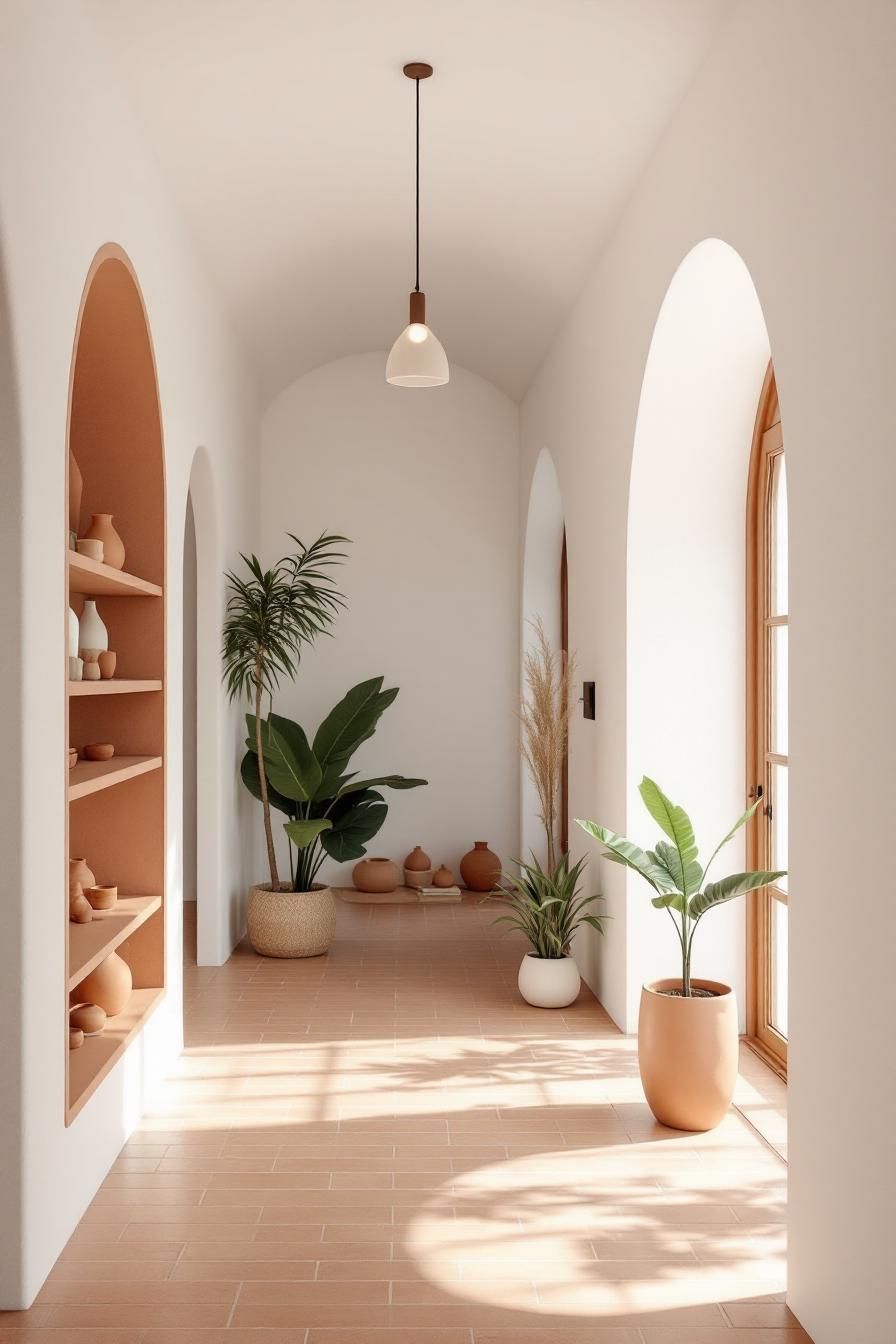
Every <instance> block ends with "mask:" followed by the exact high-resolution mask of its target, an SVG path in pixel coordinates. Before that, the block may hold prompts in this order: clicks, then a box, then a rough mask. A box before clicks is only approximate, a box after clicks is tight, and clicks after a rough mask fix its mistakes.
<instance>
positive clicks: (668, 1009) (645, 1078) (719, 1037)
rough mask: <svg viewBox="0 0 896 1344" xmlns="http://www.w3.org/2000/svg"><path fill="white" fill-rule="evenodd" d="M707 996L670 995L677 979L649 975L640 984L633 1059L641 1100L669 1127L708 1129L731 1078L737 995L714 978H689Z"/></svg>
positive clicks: (726, 1102)
mask: <svg viewBox="0 0 896 1344" xmlns="http://www.w3.org/2000/svg"><path fill="white" fill-rule="evenodd" d="M691 987H692V988H693V989H709V990H713V991H714V993H713V996H712V997H711V998H687V999H683V998H680V997H673V996H672V995H669V994H664V993H663V992H662V991H663V990H668V989H681V980H680V979H678V980H655V981H654V982H653V983H652V984H649V985H644V986H643V988H642V990H641V1012H640V1016H639V1018H638V1065H639V1067H640V1070H641V1083H642V1084H643V1087H644V1095H645V1096H646V1097H647V1104H648V1106H649V1107H650V1109H651V1110H652V1111H653V1114H654V1115H655V1116H656V1118H657V1120H659V1122H660V1124H661V1125H668V1126H669V1128H670V1129H686V1130H695V1131H696V1130H701V1131H702V1130H707V1129H713V1128H714V1126H715V1125H717V1124H718V1123H719V1121H720V1120H721V1119H722V1118H723V1116H724V1115H725V1113H726V1111H727V1110H728V1107H729V1106H730V1105H731V1099H732V1097H733V1096H734V1085H735V1082H736V1081H737V1049H738V1041H737V1000H736V999H735V997H734V991H733V990H732V989H731V988H730V987H729V986H728V985H723V984H720V983H719V982H718V981H716V980H692V981H691Z"/></svg>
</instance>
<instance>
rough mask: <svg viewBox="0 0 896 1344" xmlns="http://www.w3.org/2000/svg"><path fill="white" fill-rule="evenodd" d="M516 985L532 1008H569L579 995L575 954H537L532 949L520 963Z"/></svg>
mask: <svg viewBox="0 0 896 1344" xmlns="http://www.w3.org/2000/svg"><path fill="white" fill-rule="evenodd" d="M517 984H518V985H519V988H520V993H521V994H522V996H523V998H524V999H525V1000H526V1002H527V1003H531V1004H532V1007H533V1008H566V1007H567V1006H568V1005H569V1004H570V1003H572V1002H573V1000H574V999H577V998H578V995H579V986H580V985H581V979H580V977H579V968H578V966H577V965H576V963H575V961H574V960H573V958H572V957H536V956H535V954H534V953H533V952H529V953H528V954H527V955H526V956H525V957H523V960H522V961H521V962H520V974H519V979H518V981H517Z"/></svg>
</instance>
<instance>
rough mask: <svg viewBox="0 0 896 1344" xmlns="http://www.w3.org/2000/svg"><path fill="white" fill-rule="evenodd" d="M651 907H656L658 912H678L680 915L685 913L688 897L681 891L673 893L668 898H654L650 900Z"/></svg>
mask: <svg viewBox="0 0 896 1344" xmlns="http://www.w3.org/2000/svg"><path fill="white" fill-rule="evenodd" d="M650 904H651V905H655V906H656V908H657V910H667V909H672V910H677V911H678V913H679V914H680V915H683V914H684V913H685V906H686V905H687V897H686V896H684V895H683V894H682V893H681V892H680V891H675V892H672V893H671V894H670V895H668V896H653V897H651V900H650Z"/></svg>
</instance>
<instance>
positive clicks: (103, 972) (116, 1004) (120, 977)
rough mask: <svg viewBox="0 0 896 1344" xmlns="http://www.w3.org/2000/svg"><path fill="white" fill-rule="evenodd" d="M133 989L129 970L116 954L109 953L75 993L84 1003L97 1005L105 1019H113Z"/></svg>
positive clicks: (132, 980)
mask: <svg viewBox="0 0 896 1344" xmlns="http://www.w3.org/2000/svg"><path fill="white" fill-rule="evenodd" d="M133 987H134V979H133V976H132V975H131V968H130V966H129V965H128V964H127V962H126V961H124V960H123V959H122V958H121V957H120V956H119V955H118V953H117V952H110V953H109V955H108V957H106V959H105V961H101V962H100V964H99V966H97V968H96V970H94V971H91V972H90V974H89V975H88V976H87V978H86V979H85V980H82V981H81V983H80V985H78V987H77V990H76V991H75V992H76V994H77V996H78V998H79V999H83V1000H84V1001H85V1003H97V1004H99V1006H100V1008H102V1009H103V1011H104V1012H105V1014H106V1016H107V1017H115V1016H116V1015H117V1014H118V1013H120V1012H121V1010H122V1009H123V1008H124V1007H125V1005H126V1004H127V1001H128V999H129V998H130V996H131V990H132V989H133Z"/></svg>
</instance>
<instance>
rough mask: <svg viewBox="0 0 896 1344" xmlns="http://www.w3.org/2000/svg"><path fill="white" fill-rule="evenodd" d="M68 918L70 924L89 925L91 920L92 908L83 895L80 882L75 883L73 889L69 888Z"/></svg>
mask: <svg viewBox="0 0 896 1344" xmlns="http://www.w3.org/2000/svg"><path fill="white" fill-rule="evenodd" d="M68 917H69V919H70V920H71V922H72V924H89V923H90V921H91V920H92V919H93V907H92V905H91V904H90V902H89V901H88V899H87V897H86V896H85V895H84V891H83V889H82V887H81V883H80V882H76V883H75V886H74V889H72V888H71V887H69V892H68Z"/></svg>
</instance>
